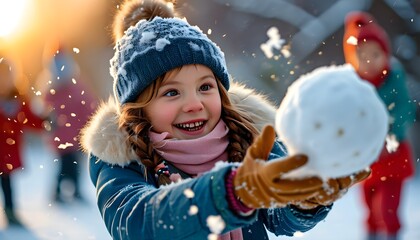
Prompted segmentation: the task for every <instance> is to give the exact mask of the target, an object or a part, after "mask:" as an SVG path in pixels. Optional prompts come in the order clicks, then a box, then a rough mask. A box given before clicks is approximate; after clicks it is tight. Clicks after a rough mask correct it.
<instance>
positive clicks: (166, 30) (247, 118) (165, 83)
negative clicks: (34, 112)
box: [82, 1, 367, 239]
mask: <svg viewBox="0 0 420 240" xmlns="http://www.w3.org/2000/svg"><path fill="white" fill-rule="evenodd" d="M174 15H175V14H174V12H173V10H172V9H170V8H169V7H168V6H167V5H166V4H165V3H164V2H163V1H126V2H125V3H124V5H123V6H121V8H120V12H119V14H118V15H117V17H116V20H115V25H114V26H115V28H114V32H115V36H116V38H117V39H118V41H117V44H116V47H115V50H116V52H115V55H114V58H113V59H112V60H111V74H112V76H113V78H114V94H115V100H112V99H110V100H109V101H108V103H105V104H103V105H102V106H101V107H100V109H99V110H98V112H97V113H96V115H95V116H94V117H93V119H92V120H91V122H90V123H89V124H88V126H87V127H86V128H85V129H84V131H83V136H82V145H83V147H84V149H85V150H86V151H89V152H90V160H89V171H90V176H91V180H92V182H93V184H94V185H95V186H96V189H97V202H98V206H99V209H100V212H101V214H102V217H103V219H104V221H105V224H106V226H107V229H108V231H109V232H110V234H111V235H112V237H113V239H216V238H219V239H268V236H267V233H266V228H267V229H268V230H269V231H271V232H273V233H274V234H276V235H287V236H293V234H294V233H295V232H297V231H300V232H305V231H308V230H310V229H311V228H313V227H314V226H315V225H316V224H317V223H318V222H319V221H321V220H323V219H324V218H325V217H326V215H327V213H328V211H329V210H330V208H331V204H332V202H333V201H335V200H336V199H338V198H339V197H340V196H342V194H343V192H345V191H346V189H347V188H348V187H350V186H351V185H352V184H354V183H355V182H357V181H360V180H361V179H363V178H364V177H366V176H367V175H366V172H364V173H363V174H358V175H356V176H351V177H346V178H341V179H331V180H330V181H328V182H327V183H323V182H322V181H321V179H319V178H317V177H311V178H306V179H299V180H294V181H292V180H286V179H281V175H282V174H283V173H286V172H288V171H291V170H293V169H296V168H298V167H300V166H302V165H304V164H305V163H306V162H307V158H306V157H305V156H303V155H298V156H291V157H287V158H284V159H283V161H279V160H277V161H266V160H267V159H268V158H269V159H275V158H281V157H285V150H284V148H283V147H282V145H280V144H279V143H278V142H275V132H274V130H273V127H271V126H267V127H265V128H264V129H263V131H262V134H261V135H258V133H259V130H261V129H260V128H261V126H263V125H264V124H265V123H273V122H274V111H275V108H274V107H273V105H271V104H270V103H268V102H267V101H266V100H264V98H263V97H262V96H260V95H257V94H255V93H254V92H253V91H252V90H249V89H245V88H244V87H241V86H238V85H235V84H233V86H230V82H229V76H228V72H227V70H226V65H225V60H224V55H223V53H222V52H221V51H220V49H219V48H218V47H217V46H216V45H215V44H214V43H213V42H212V41H210V40H209V39H208V38H207V36H206V35H204V34H203V33H202V32H201V30H200V29H199V28H198V27H195V26H191V25H189V24H188V23H187V22H186V21H185V20H182V19H179V18H177V17H175V16H174ZM127 28H128V29H127ZM228 90H229V92H228ZM257 136H259V137H257ZM254 138H255V141H254ZM219 161H220V162H224V163H218V164H216V162H219ZM215 165H216V167H215ZM353 178H354V179H355V181H353V180H352V179H353ZM167 184H168V185H167ZM323 184H324V186H325V185H329V186H330V188H329V189H324V188H323ZM327 190H328V192H327Z"/></svg>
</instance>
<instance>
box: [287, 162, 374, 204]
mask: <svg viewBox="0 0 420 240" xmlns="http://www.w3.org/2000/svg"><path fill="white" fill-rule="evenodd" d="M370 172H371V171H370V169H366V170H363V171H360V172H358V173H355V174H352V175H350V176H347V177H342V178H331V179H328V180H327V181H325V182H324V184H323V187H322V188H321V189H320V191H319V192H318V194H317V195H315V196H314V197H312V198H309V199H308V200H305V201H301V202H296V203H295V205H296V206H297V207H299V208H301V209H313V208H316V207H318V206H320V205H323V206H327V205H330V204H332V203H333V202H335V201H336V200H337V199H339V198H341V197H342V196H343V195H344V194H345V193H346V192H347V190H348V189H349V188H350V187H352V186H353V185H355V184H356V183H359V182H361V181H363V180H364V179H366V178H367V177H369V175H370Z"/></svg>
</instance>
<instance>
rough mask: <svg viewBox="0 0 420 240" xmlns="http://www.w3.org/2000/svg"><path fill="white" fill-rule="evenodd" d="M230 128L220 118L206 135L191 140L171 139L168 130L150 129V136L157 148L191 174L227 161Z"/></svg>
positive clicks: (170, 160)
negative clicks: (158, 131)
mask: <svg viewBox="0 0 420 240" xmlns="http://www.w3.org/2000/svg"><path fill="white" fill-rule="evenodd" d="M228 132H229V129H228V128H227V126H226V124H225V123H224V122H223V121H222V120H220V121H219V123H217V125H216V126H215V127H214V129H213V130H212V131H211V132H210V133H209V134H207V135H206V136H204V137H201V138H197V139H189V140H178V139H170V138H168V137H169V133H168V132H163V133H155V132H152V131H150V132H149V137H150V140H151V141H152V143H153V147H154V148H155V150H156V151H157V152H158V153H159V154H160V155H161V156H162V157H163V158H164V159H166V160H167V161H169V162H171V163H172V164H173V165H174V166H175V167H177V168H178V169H180V170H182V171H183V172H186V173H188V174H190V175H193V176H196V175H197V174H200V173H203V172H206V171H208V170H210V169H212V168H213V167H214V164H215V163H216V162H218V161H227V158H228V156H227V153H226V147H227V146H228V144H229V140H228V137H227V134H228Z"/></svg>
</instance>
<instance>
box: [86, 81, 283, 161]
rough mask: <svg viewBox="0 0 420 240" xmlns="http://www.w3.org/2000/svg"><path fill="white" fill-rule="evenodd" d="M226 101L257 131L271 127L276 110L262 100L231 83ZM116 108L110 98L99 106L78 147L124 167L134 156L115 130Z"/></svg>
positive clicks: (252, 91)
mask: <svg viewBox="0 0 420 240" xmlns="http://www.w3.org/2000/svg"><path fill="white" fill-rule="evenodd" d="M229 97H230V100H231V102H232V104H233V105H235V106H236V107H237V108H239V109H241V110H243V111H245V112H247V113H248V114H250V116H251V118H252V119H253V120H254V122H255V126H256V127H257V129H258V130H261V129H262V127H263V126H264V125H266V124H274V118H275V111H276V107H275V106H274V104H273V103H271V102H269V101H268V100H267V99H266V98H265V96H263V95H261V94H258V93H257V92H255V91H254V90H253V89H249V88H246V87H245V86H243V85H240V84H238V83H232V85H231V86H230V89H229ZM118 116H119V106H118V103H116V102H115V100H114V99H113V98H110V99H109V100H108V101H107V102H104V103H102V104H101V105H100V106H99V108H98V110H97V111H96V113H95V114H94V115H93V117H92V118H91V120H90V121H89V122H88V123H87V125H86V126H85V127H84V129H83V130H82V131H81V141H80V143H81V147H82V149H83V150H84V151H85V152H89V153H92V154H93V155H95V156H97V157H98V158H100V159H101V160H103V161H105V162H108V163H110V164H114V165H120V166H127V165H128V164H129V163H131V162H133V161H137V160H138V156H137V155H136V154H135V152H134V151H133V150H132V149H131V148H130V147H129V145H128V144H127V141H126V140H127V139H128V133H127V132H125V131H123V130H119V129H118Z"/></svg>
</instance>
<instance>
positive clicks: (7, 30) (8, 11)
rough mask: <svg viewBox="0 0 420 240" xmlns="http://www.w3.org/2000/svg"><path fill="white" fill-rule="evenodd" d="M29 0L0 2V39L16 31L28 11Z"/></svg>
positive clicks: (3, 0)
mask: <svg viewBox="0 0 420 240" xmlns="http://www.w3.org/2000/svg"><path fill="white" fill-rule="evenodd" d="M28 2H29V0H13V1H10V0H0V37H6V36H8V35H10V34H12V33H13V31H15V30H16V29H17V28H18V27H19V25H20V24H21V21H22V19H23V16H24V15H25V13H26V10H27V9H28Z"/></svg>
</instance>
